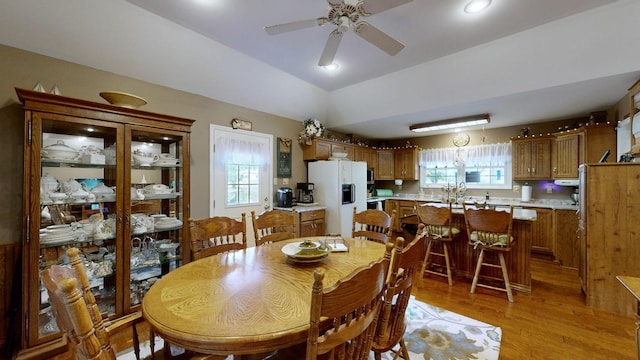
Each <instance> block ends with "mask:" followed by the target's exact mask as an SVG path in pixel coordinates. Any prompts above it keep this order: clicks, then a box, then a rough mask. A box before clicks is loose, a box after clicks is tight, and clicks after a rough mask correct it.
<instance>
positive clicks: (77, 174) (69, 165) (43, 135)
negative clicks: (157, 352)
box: [29, 113, 124, 340]
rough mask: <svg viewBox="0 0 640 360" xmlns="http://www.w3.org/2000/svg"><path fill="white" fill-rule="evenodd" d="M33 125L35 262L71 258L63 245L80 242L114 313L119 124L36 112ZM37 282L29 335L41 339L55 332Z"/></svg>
mask: <svg viewBox="0 0 640 360" xmlns="http://www.w3.org/2000/svg"><path fill="white" fill-rule="evenodd" d="M33 128H34V130H36V129H37V132H36V131H34V134H33V138H34V139H33V142H34V143H35V144H37V145H38V146H34V147H33V149H34V150H33V151H32V154H31V156H32V163H33V164H39V168H40V169H39V170H40V173H39V178H34V179H33V180H32V184H33V185H32V186H33V187H34V188H35V187H37V186H38V184H37V182H38V180H39V189H37V188H35V189H33V191H32V192H31V194H32V200H31V201H32V203H33V204H34V206H35V204H36V203H37V204H39V207H38V209H34V211H32V214H33V215H35V214H34V213H35V212H36V211H38V212H39V216H33V215H32V216H31V222H32V225H36V224H37V225H38V226H36V228H38V229H39V232H38V233H37V234H35V231H34V232H32V233H31V234H32V235H31V239H30V243H31V244H32V245H31V246H32V248H33V249H35V248H37V250H38V251H39V264H38V268H39V270H42V269H44V268H45V267H47V266H50V265H54V264H55V265H69V258H68V257H67V255H66V250H67V249H68V248H70V247H77V248H78V249H80V251H81V258H82V259H83V261H84V266H85V268H86V270H87V275H88V277H89V280H90V287H91V291H92V292H93V294H94V297H95V299H96V302H97V304H98V307H99V309H100V311H101V312H102V313H104V314H107V315H108V316H114V315H115V314H116V313H117V312H118V311H119V309H118V305H117V301H116V299H117V298H118V292H119V291H121V290H118V288H117V281H116V271H117V269H119V268H120V267H119V266H117V264H118V262H119V261H121V260H120V259H119V256H121V255H119V252H120V251H121V245H119V244H118V241H117V240H116V239H117V238H118V237H120V236H118V234H119V233H120V232H121V231H122V229H121V225H122V224H121V222H122V207H121V206H118V204H119V202H121V200H120V199H121V198H122V195H121V192H122V191H121V189H119V188H118V187H117V186H116V185H118V184H119V183H118V181H119V179H120V178H122V175H121V171H122V170H118V169H119V168H122V164H120V165H119V164H118V163H117V162H118V161H119V160H118V159H117V157H116V148H117V147H118V146H119V145H120V144H119V141H118V139H119V138H122V134H123V133H124V131H123V126H122V125H118V124H109V123H103V122H94V121H91V120H87V119H78V118H74V117H68V116H65V117H59V116H55V115H48V114H39V113H35V114H34V121H33ZM37 149H40V151H37ZM34 198H37V199H34ZM34 237H36V238H37V239H36V240H35V241H34V239H33V238H34ZM38 274H39V272H38ZM36 276H37V274H36ZM38 279H39V277H38ZM39 284H40V288H39V296H38V297H35V296H34V297H32V299H33V300H30V308H31V309H33V310H35V311H32V312H31V313H38V314H39V316H38V318H37V319H30V320H29V321H30V323H31V326H30V329H34V328H35V329H38V330H37V334H34V333H33V331H32V330H31V331H32V333H31V336H36V335H37V338H38V339H40V340H46V339H47V338H48V337H52V338H53V337H56V336H59V330H58V327H57V326H56V322H55V319H54V316H53V313H52V310H51V306H50V304H49V298H48V294H47V291H46V289H45V288H44V285H43V284H42V282H41V281H39ZM120 306H121V305H120ZM34 325H35V326H34ZM32 326H33V327H32Z"/></svg>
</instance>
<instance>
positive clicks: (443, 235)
mask: <svg viewBox="0 0 640 360" xmlns="http://www.w3.org/2000/svg"><path fill="white" fill-rule="evenodd" d="M415 208H416V213H417V215H418V219H419V221H420V222H421V223H422V224H424V225H425V229H426V232H427V239H428V245H427V251H426V253H425V256H424V262H423V264H422V274H424V273H427V274H434V275H438V276H444V277H446V278H447V280H448V282H449V286H452V285H453V271H452V268H454V266H452V264H451V258H450V257H449V244H451V242H452V241H453V239H454V238H455V237H456V236H458V234H460V229H458V228H457V227H455V226H452V222H453V213H452V212H451V203H449V206H447V207H440V206H432V205H427V204H424V205H418V204H416V207H415ZM434 256H435V257H440V258H443V259H444V264H445V268H444V273H443V272H440V271H436V270H435V269H432V267H433V266H432V265H434V264H433V262H432V257H434Z"/></svg>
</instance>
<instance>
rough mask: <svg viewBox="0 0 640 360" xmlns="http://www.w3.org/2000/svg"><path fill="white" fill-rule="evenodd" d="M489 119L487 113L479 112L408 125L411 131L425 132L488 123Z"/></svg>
mask: <svg viewBox="0 0 640 360" xmlns="http://www.w3.org/2000/svg"><path fill="white" fill-rule="evenodd" d="M490 120H491V117H490V116H489V114H479V115H472V116H463V117H459V118H453V119H446V120H438V121H432V122H428V123H423V124H416V125H411V126H409V130H411V131H413V132H427V131H436V130H447V129H455V128H460V127H465V126H473V125H482V124H488V123H489V122H490Z"/></svg>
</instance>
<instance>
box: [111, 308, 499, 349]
mask: <svg viewBox="0 0 640 360" xmlns="http://www.w3.org/2000/svg"><path fill="white" fill-rule="evenodd" d="M405 316H406V317H407V320H408V321H407V330H406V332H405V335H404V341H405V342H406V344H407V348H408V349H409V356H410V357H411V360H430V359H433V360H454V359H455V360H466V359H472V360H497V359H498V355H499V354H500V340H501V339H502V329H500V328H499V327H497V326H493V325H489V324H486V323H483V322H480V321H478V320H474V319H471V318H468V317H466V316H462V315H460V314H456V313H454V312H451V311H448V310H444V309H441V308H439V307H435V306H432V305H429V304H426V303H423V302H421V301H418V300H416V299H415V298H414V297H411V300H410V301H409V305H408V307H407V312H406V315H405ZM162 346H163V343H162V339H160V338H159V337H157V338H156V345H155V348H156V349H160V348H162ZM141 353H142V354H141V355H142V356H141V358H143V359H145V358H148V356H149V342H148V341H147V342H145V343H143V344H141ZM117 358H118V359H119V360H129V359H132V360H135V356H133V352H132V351H131V350H130V349H129V351H127V352H125V353H121V354H118V356H117ZM373 358H374V357H373V354H372V355H371V359H373ZM228 359H229V360H230V359H233V357H231V356H230V357H229V358H228ZM382 359H383V360H390V359H393V353H392V352H388V353H386V354H383V355H382Z"/></svg>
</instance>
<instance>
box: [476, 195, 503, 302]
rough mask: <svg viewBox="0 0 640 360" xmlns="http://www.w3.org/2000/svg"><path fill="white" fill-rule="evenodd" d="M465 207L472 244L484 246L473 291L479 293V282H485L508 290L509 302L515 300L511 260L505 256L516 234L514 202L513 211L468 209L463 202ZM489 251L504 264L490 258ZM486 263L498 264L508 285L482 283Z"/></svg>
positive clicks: (479, 257) (481, 250)
mask: <svg viewBox="0 0 640 360" xmlns="http://www.w3.org/2000/svg"><path fill="white" fill-rule="evenodd" d="M463 208H464V221H465V225H466V228H467V235H468V236H469V245H471V246H473V247H474V249H478V248H479V249H480V255H479V256H478V264H477V265H476V270H475V273H474V274H473V282H472V283H471V293H472V294H473V293H475V291H476V286H482V287H485V288H489V289H493V290H498V291H503V292H506V293H507V298H508V299H509V302H513V294H512V292H511V283H510V282H509V274H508V272H507V263H506V261H505V259H504V254H505V253H506V252H509V251H511V245H512V243H513V241H514V238H513V235H512V228H513V205H511V207H510V208H509V212H506V211H499V210H490V209H477V210H473V209H467V207H466V205H463ZM485 252H487V253H494V254H497V255H498V260H499V262H500V264H496V263H493V262H487V261H486V259H485V257H484V256H485ZM483 266H486V267H489V268H498V269H500V270H501V271H502V277H503V279H504V288H502V287H498V286H492V285H488V284H480V283H478V278H479V276H480V270H481V268H482V267H483Z"/></svg>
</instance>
